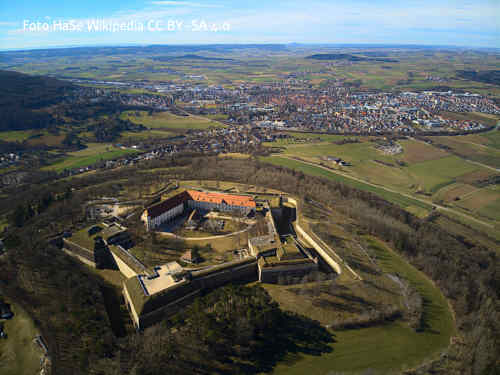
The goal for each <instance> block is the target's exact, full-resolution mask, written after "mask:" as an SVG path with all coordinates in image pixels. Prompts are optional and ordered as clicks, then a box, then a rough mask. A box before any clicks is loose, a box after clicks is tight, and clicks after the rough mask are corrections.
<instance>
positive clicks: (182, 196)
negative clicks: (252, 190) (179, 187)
mask: <svg viewBox="0 0 500 375" xmlns="http://www.w3.org/2000/svg"><path fill="white" fill-rule="evenodd" d="M188 200H194V201H198V202H208V203H217V204H221V203H223V202H225V203H226V204H227V205H231V206H240V207H249V208H255V207H256V205H255V201H254V199H253V197H249V196H246V195H232V194H224V193H206V192H201V191H196V190H187V191H183V192H182V193H179V194H177V195H174V196H173V197H171V198H169V199H167V200H164V201H163V202H160V203H157V204H155V205H153V206H151V207H148V208H147V209H146V211H147V215H148V216H149V217H150V218H155V217H158V216H160V215H161V214H163V213H164V212H166V211H168V210H171V209H172V208H174V207H177V206H178V205H179V204H181V203H184V202H186V201H188Z"/></svg>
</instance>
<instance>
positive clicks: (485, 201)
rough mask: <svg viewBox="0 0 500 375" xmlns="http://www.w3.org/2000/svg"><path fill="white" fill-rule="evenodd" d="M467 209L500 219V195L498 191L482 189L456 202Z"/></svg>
mask: <svg viewBox="0 0 500 375" xmlns="http://www.w3.org/2000/svg"><path fill="white" fill-rule="evenodd" d="M455 204H456V205H457V206H458V207H462V208H464V209H465V210H467V211H471V212H474V213H478V214H480V215H481V216H486V217H489V218H491V219H493V220H497V221H500V197H499V194H498V191H493V190H489V189H481V190H477V191H474V192H472V193H471V194H469V195H467V196H466V197H465V198H463V199H460V200H459V201H458V202H456V203H455Z"/></svg>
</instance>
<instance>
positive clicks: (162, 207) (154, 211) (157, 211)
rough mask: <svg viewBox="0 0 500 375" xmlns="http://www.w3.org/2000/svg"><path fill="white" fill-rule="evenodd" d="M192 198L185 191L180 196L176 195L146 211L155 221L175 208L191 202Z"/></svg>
mask: <svg viewBox="0 0 500 375" xmlns="http://www.w3.org/2000/svg"><path fill="white" fill-rule="evenodd" d="M190 198H191V197H190V196H189V194H188V193H187V191H183V192H182V193H180V194H177V195H174V196H173V197H171V198H169V199H167V200H164V201H163V202H160V203H157V204H155V205H153V206H151V207H148V208H147V209H146V211H147V215H148V216H149V217H150V218H152V219H154V218H155V217H158V216H160V215H161V214H163V213H164V212H167V211H168V210H171V209H172V208H174V207H177V206H178V205H180V204H181V203H184V202H186V201H187V200H189V199H190Z"/></svg>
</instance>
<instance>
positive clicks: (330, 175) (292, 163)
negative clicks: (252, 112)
mask: <svg viewBox="0 0 500 375" xmlns="http://www.w3.org/2000/svg"><path fill="white" fill-rule="evenodd" d="M262 161H265V162H269V163H271V164H275V165H282V166H284V167H287V168H291V169H295V170H298V171H301V172H304V173H306V174H309V175H312V176H318V177H326V178H327V179H329V180H332V181H337V182H341V183H344V184H346V185H349V186H353V187H355V188H357V189H360V190H364V191H368V192H371V193H374V194H377V195H379V196H381V197H383V198H384V199H387V200H388V201H390V202H392V203H395V204H397V205H399V206H400V207H403V208H406V207H409V206H417V207H420V208H423V209H429V210H430V209H431V205H430V204H426V203H423V202H420V201H418V200H415V199H412V198H409V197H405V196H403V195H401V194H398V193H393V192H390V191H387V190H383V189H380V188H377V187H376V186H372V185H368V184H365V183H363V182H360V181H357V180H354V179H350V178H348V177H344V176H342V175H340V174H337V173H335V172H334V171H332V172H330V171H328V170H325V169H323V168H320V167H316V166H312V165H309V164H306V163H303V162H301V161H298V160H291V159H286V158H281V157H279V156H271V157H264V158H262Z"/></svg>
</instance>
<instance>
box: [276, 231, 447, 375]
mask: <svg viewBox="0 0 500 375" xmlns="http://www.w3.org/2000/svg"><path fill="white" fill-rule="evenodd" d="M368 243H369V247H370V248H371V249H372V250H373V251H374V252H375V254H376V257H377V261H378V263H379V264H380V265H381V267H382V269H383V271H384V272H387V273H392V274H394V273H398V275H399V276H400V277H403V278H405V279H406V280H408V281H409V283H410V284H411V285H412V286H413V287H415V288H416V289H417V290H418V291H419V293H420V294H421V296H422V298H423V300H424V311H423V321H424V326H425V327H426V328H425V329H424V330H423V331H422V332H416V331H414V330H413V329H411V328H409V327H408V326H406V325H405V324H404V323H403V322H399V321H396V322H392V323H388V324H385V325H380V326H376V327H370V328H362V329H356V330H343V331H334V332H333V334H334V339H335V341H336V342H335V343H333V344H331V347H332V352H331V353H328V354H323V355H321V356H319V357H318V356H311V355H295V354H290V355H289V356H288V357H287V358H286V359H285V361H284V362H282V363H280V364H279V365H278V366H277V367H276V368H275V370H274V371H273V374H275V375H281V374H283V375H284V374H287V375H295V374H297V375H299V374H308V373H309V374H318V375H322V374H324V375H327V374H329V373H330V371H346V372H348V373H349V372H358V371H362V370H363V371H365V370H367V369H372V370H374V371H375V374H388V373H398V372H399V370H401V369H404V368H409V367H413V366H416V365H418V364H420V363H422V362H423V361H425V360H426V359H429V358H431V357H433V356H436V355H437V354H438V353H439V352H441V351H442V350H444V349H446V347H447V346H448V344H449V342H450V338H451V336H452V335H453V334H454V333H455V327H454V322H453V316H452V314H451V311H450V309H449V306H448V303H447V301H446V299H445V297H444V296H443V294H442V293H441V292H440V291H439V289H438V288H437V287H435V286H434V284H433V283H432V282H431V281H430V280H429V279H428V278H427V277H426V276H425V275H424V274H423V273H421V272H420V271H418V270H417V269H415V268H414V267H412V266H411V265H409V264H408V263H407V262H406V261H405V260H404V259H403V258H402V257H401V256H400V255H398V254H396V253H395V252H393V251H392V250H389V249H388V248H387V247H385V245H383V244H382V243H380V242H378V241H377V240H374V239H372V238H369V239H368Z"/></svg>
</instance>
